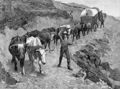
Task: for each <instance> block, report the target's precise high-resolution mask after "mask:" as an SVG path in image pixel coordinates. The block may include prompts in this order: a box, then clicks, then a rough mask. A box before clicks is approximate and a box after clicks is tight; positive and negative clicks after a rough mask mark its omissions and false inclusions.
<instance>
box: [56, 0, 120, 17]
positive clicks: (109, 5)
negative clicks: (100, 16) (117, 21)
mask: <svg viewBox="0 0 120 89" xmlns="http://www.w3.org/2000/svg"><path fill="white" fill-rule="evenodd" d="M55 1H61V2H64V3H71V2H74V3H77V4H83V5H87V6H90V7H98V8H99V9H100V10H103V12H105V13H107V14H109V15H112V16H115V17H120V0H55Z"/></svg>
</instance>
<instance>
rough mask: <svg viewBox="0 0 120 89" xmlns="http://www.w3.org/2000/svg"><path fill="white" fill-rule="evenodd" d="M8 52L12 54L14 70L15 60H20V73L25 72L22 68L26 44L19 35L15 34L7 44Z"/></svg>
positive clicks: (15, 66)
mask: <svg viewBox="0 0 120 89" xmlns="http://www.w3.org/2000/svg"><path fill="white" fill-rule="evenodd" d="M9 52H10V53H11V55H12V61H11V62H12V63H14V69H15V71H17V70H18V68H17V60H16V58H17V59H18V61H19V62H20V67H21V68H22V70H21V73H22V74H25V70H24V60H25V53H26V44H25V43H24V41H23V40H22V39H21V37H19V36H15V37H13V38H12V39H11V42H10V44H9Z"/></svg>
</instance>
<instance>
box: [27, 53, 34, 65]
mask: <svg viewBox="0 0 120 89" xmlns="http://www.w3.org/2000/svg"><path fill="white" fill-rule="evenodd" d="M27 53H28V57H29V60H30V64H33V56H32V52H30V51H29V52H27Z"/></svg>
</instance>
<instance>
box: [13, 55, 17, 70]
mask: <svg viewBox="0 0 120 89" xmlns="http://www.w3.org/2000/svg"><path fill="white" fill-rule="evenodd" d="M14 70H15V71H18V68H17V61H16V58H15V57H14Z"/></svg>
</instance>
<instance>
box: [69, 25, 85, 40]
mask: <svg viewBox="0 0 120 89" xmlns="http://www.w3.org/2000/svg"><path fill="white" fill-rule="evenodd" d="M74 25H75V26H74V28H73V30H71V31H72V35H73V36H72V41H74V38H76V39H79V38H80V32H83V31H82V27H81V24H80V23H77V24H74Z"/></svg>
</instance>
